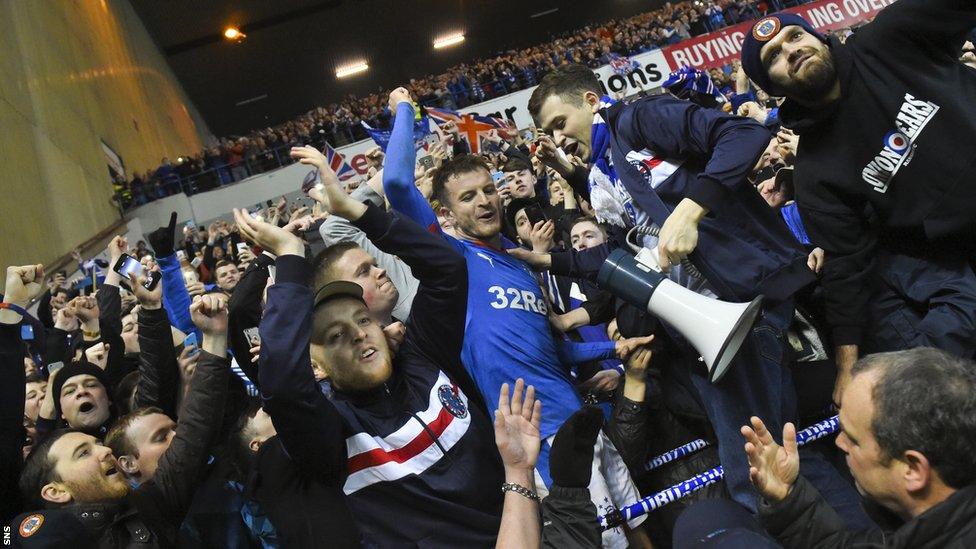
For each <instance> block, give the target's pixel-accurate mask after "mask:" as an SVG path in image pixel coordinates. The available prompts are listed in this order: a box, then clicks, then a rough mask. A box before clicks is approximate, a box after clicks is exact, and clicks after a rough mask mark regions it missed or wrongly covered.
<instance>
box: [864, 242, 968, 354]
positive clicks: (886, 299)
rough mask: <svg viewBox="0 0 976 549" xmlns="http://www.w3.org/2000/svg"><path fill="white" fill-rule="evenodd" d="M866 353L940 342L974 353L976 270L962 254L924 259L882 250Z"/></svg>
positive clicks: (958, 351) (957, 351)
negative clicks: (974, 270) (975, 270)
mask: <svg viewBox="0 0 976 549" xmlns="http://www.w3.org/2000/svg"><path fill="white" fill-rule="evenodd" d="M873 284H874V288H873V291H874V293H873V294H872V299H871V305H870V307H871V324H870V328H869V329H868V330H867V332H866V338H865V339H866V342H865V343H866V345H865V349H864V352H862V353H861V354H868V353H871V352H882V351H898V350H902V349H911V348H914V347H936V348H938V349H942V350H944V351H948V352H950V353H952V354H954V355H957V356H961V357H965V358H973V356H974V354H976V274H974V273H973V269H972V267H970V266H969V264H968V263H967V261H966V258H965V257H964V256H963V254H960V257H957V258H940V259H934V258H932V259H921V258H918V257H912V256H907V255H901V254H895V253H891V252H887V251H879V252H878V255H877V264H876V267H875V276H874V280H873Z"/></svg>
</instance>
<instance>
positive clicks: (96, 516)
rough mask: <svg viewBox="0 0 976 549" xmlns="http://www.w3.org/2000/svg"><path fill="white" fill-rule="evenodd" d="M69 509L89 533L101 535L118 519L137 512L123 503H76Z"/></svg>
mask: <svg viewBox="0 0 976 549" xmlns="http://www.w3.org/2000/svg"><path fill="white" fill-rule="evenodd" d="M67 509H68V510H70V511H71V514H73V515H74V516H75V518H76V519H78V521H79V522H81V524H82V525H84V527H85V528H86V529H88V531H90V532H93V533H99V532H101V531H102V530H104V529H105V528H106V527H108V526H109V525H111V524H112V523H113V522H115V521H116V520H117V519H122V518H124V517H126V516H128V515H130V514H134V513H135V512H136V511H135V509H132V508H130V507H129V506H127V505H125V504H123V503H122V502H108V503H76V504H74V505H71V506H70V507H68V508H67Z"/></svg>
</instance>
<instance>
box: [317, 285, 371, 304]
mask: <svg viewBox="0 0 976 549" xmlns="http://www.w3.org/2000/svg"><path fill="white" fill-rule="evenodd" d="M338 297H351V298H353V299H358V300H359V301H362V302H363V305H366V300H365V299H363V287H362V286H360V285H359V284H356V283H355V282H349V281H348V280H336V281H334V282H329V283H328V284H326V285H325V286H322V287H321V288H319V289H318V291H317V292H315V302H314V304H313V305H312V309H313V310H314V309H316V308H318V306H319V305H322V304H323V303H325V302H326V301H329V300H331V299H335V298H338Z"/></svg>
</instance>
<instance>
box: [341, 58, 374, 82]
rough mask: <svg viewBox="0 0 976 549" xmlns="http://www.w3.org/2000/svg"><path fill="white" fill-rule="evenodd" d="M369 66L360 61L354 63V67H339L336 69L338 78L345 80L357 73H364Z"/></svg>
mask: <svg viewBox="0 0 976 549" xmlns="http://www.w3.org/2000/svg"><path fill="white" fill-rule="evenodd" d="M368 68H369V65H367V64H366V62H365V61H360V62H359V63H354V64H352V65H346V66H345V67H339V68H338V69H336V78H345V77H347V76H351V75H353V74H356V73H360V72H363V71H364V70H366V69H368Z"/></svg>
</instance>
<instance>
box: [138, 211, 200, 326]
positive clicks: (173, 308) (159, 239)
mask: <svg viewBox="0 0 976 549" xmlns="http://www.w3.org/2000/svg"><path fill="white" fill-rule="evenodd" d="M148 238H149V243H150V244H152V247H153V250H155V252H156V262H157V263H158V264H159V267H160V269H161V270H162V273H163V280H162V281H161V282H160V284H162V286H163V305H164V308H165V309H166V312H167V314H169V320H170V323H171V324H172V325H173V326H176V327H177V328H178V329H180V330H181V331H182V332H183V333H186V334H189V333H191V332H194V331H196V327H194V326H193V321H192V320H191V319H190V294H189V292H187V291H186V284H185V283H184V282H183V272H182V271H181V270H180V262H179V260H178V259H177V258H176V254H175V252H174V251H173V245H174V240H175V238H176V212H173V213H172V214H170V217H169V224H168V225H166V226H163V227H160V228H158V229H156V230H155V231H153V232H151V233H149V237H148Z"/></svg>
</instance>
